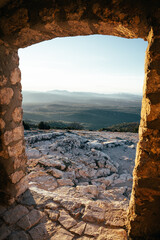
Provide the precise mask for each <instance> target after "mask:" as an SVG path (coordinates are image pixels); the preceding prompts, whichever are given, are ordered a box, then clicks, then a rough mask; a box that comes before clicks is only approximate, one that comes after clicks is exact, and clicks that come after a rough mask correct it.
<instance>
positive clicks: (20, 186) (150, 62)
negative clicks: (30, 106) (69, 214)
mask: <svg viewBox="0 0 160 240" xmlns="http://www.w3.org/2000/svg"><path fill="white" fill-rule="evenodd" d="M159 19H160V6H159V3H158V1H155V2H154V3H153V2H152V1H147V3H146V1H141V2H139V1H134V3H133V1H128V2H126V1H116V0H112V1H111V0H110V1H105V2H104V1H93V0H90V1H87V2H86V1H83V0H78V1H69V0H68V1H63V0H62V1H56V0H55V1H51V0H47V1H45V0H43V1H41V2H40V3H39V1H37V0H34V1H32V2H30V1H27V0H21V1H12V0H8V1H3V0H2V1H1V2H0V26H1V27H0V53H1V58H0V113H1V115H0V129H1V132H0V133H1V138H0V142H1V145H0V166H1V170H0V172H1V177H0V196H1V200H3V201H5V202H6V201H8V202H9V203H11V202H14V200H15V199H16V197H17V196H19V195H20V194H21V193H23V192H24V191H25V190H26V189H27V180H26V177H25V167H26V157H25V147H24V136H23V128H22V107H21V101H22V96H21V84H20V79H21V77H20V70H19V68H18V65H19V61H18V60H19V59H18V54H17V50H18V48H21V47H26V46H29V45H31V44H34V43H37V42H41V41H44V40H48V39H52V38H55V37H65V36H77V35H89V34H105V35H113V36H119V37H125V38H143V39H144V40H148V43H149V44H148V48H147V51H146V60H145V81H144V92H143V101H142V112H141V124H140V131H139V136H140V140H139V144H138V148H137V156H136V165H135V169H134V183H133V189H132V196H131V200H130V207H129V213H128V230H129V235H130V237H131V238H133V239H138V238H144V239H147V238H149V239H153V238H154V237H158V236H159V235H160V221H159V220H160V217H159V216H160V208H159V205H160V189H159V186H160V178H159V176H160V167H159V166H160V165H159V159H160V148H159V144H160V113H159V110H160V97H159V96H160V70H159V62H160V37H159V21H160V20H159ZM4 179H5V180H4Z"/></svg>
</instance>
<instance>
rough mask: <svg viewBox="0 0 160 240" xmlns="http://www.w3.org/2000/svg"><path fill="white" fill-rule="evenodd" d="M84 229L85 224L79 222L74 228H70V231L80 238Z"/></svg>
mask: <svg viewBox="0 0 160 240" xmlns="http://www.w3.org/2000/svg"><path fill="white" fill-rule="evenodd" d="M85 227H86V223H85V222H83V221H81V222H79V223H78V224H77V225H76V226H74V227H72V228H71V229H70V231H71V232H73V233H76V234H78V235H80V236H81V235H82V233H83V232H84V229H85Z"/></svg>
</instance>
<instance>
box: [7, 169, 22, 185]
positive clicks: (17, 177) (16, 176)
mask: <svg viewBox="0 0 160 240" xmlns="http://www.w3.org/2000/svg"><path fill="white" fill-rule="evenodd" d="M24 175H25V173H24V172H23V171H22V170H21V171H17V172H15V173H12V174H11V176H10V178H11V181H12V183H17V182H19V180H20V179H21V178H22V177H23V176H24Z"/></svg>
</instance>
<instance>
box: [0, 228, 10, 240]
mask: <svg viewBox="0 0 160 240" xmlns="http://www.w3.org/2000/svg"><path fill="white" fill-rule="evenodd" d="M10 233H11V231H10V230H9V228H8V226H6V225H5V224H3V225H2V226H1V227H0V240H5V239H6V238H7V237H8V236H9V234H10Z"/></svg>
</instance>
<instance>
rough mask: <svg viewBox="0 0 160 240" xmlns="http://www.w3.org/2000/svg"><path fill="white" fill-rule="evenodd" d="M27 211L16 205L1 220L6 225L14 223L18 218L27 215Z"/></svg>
mask: <svg viewBox="0 0 160 240" xmlns="http://www.w3.org/2000/svg"><path fill="white" fill-rule="evenodd" d="M28 212H29V211H28V209H27V208H26V207H24V206H22V205H20V204H19V205H17V206H16V207H14V208H11V209H10V210H8V211H7V212H5V214H4V216H3V219H4V221H5V222H6V223H8V224H14V223H16V222H17V221H18V220H19V219H20V218H22V217H23V216H24V215H26V214H28Z"/></svg>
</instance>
